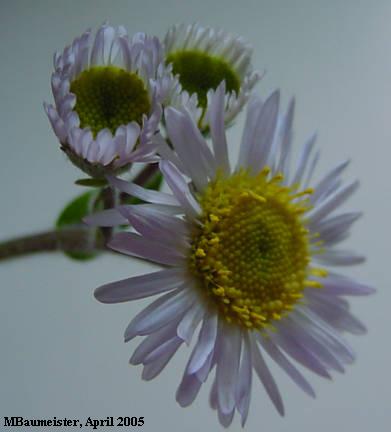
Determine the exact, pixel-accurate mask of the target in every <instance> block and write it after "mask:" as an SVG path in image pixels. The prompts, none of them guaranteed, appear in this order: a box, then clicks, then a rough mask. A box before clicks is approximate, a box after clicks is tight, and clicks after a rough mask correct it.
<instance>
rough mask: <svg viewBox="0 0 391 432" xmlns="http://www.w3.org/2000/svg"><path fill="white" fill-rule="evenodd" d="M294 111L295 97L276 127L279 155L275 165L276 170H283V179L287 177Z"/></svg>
mask: <svg viewBox="0 0 391 432" xmlns="http://www.w3.org/2000/svg"><path fill="white" fill-rule="evenodd" d="M294 112H295V99H294V98H292V99H291V101H290V103H289V106H288V110H287V112H286V114H285V115H284V117H283V118H282V121H281V125H280V127H279V128H278V133H277V137H276V139H277V140H278V141H279V147H280V157H279V161H278V164H277V166H276V172H283V173H284V179H285V180H286V179H287V178H288V167H289V163H288V162H289V157H290V150H291V143H292V135H293V131H292V126H293V116H294Z"/></svg>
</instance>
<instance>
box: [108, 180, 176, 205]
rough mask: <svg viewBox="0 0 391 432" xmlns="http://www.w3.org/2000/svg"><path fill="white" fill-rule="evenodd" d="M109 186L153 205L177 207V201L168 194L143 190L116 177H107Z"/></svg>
mask: <svg viewBox="0 0 391 432" xmlns="http://www.w3.org/2000/svg"><path fill="white" fill-rule="evenodd" d="M107 179H108V180H109V182H110V184H111V185H112V186H114V187H116V188H117V189H119V190H120V191H121V192H124V193H126V194H128V195H131V196H134V197H137V198H140V199H141V200H143V201H147V202H150V203H154V204H164V205H172V206H178V204H179V203H178V201H177V200H176V199H175V197H174V196H172V195H170V194H166V193H164V192H158V191H154V190H150V189H145V188H143V187H141V186H139V185H136V184H135V183H131V182H128V181H125V180H121V179H119V178H118V177H114V176H107Z"/></svg>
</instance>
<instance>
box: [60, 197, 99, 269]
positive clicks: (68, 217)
mask: <svg viewBox="0 0 391 432" xmlns="http://www.w3.org/2000/svg"><path fill="white" fill-rule="evenodd" d="M96 198H97V192H96V191H91V192H85V193H83V194H82V195H79V196H78V197H76V198H75V199H73V200H72V201H71V202H70V203H68V204H67V205H66V206H65V207H64V209H63V210H62V211H61V213H60V215H59V217H58V219H57V221H56V228H57V229H61V228H64V227H66V226H68V225H75V224H82V223H83V222H82V219H83V217H84V216H87V215H89V214H91V213H92V210H93V206H94V203H95V200H96ZM64 253H65V255H67V256H68V257H69V258H72V259H74V260H78V261H87V260H90V259H93V258H95V257H96V256H97V255H98V254H97V253H86V252H67V251H65V252H64Z"/></svg>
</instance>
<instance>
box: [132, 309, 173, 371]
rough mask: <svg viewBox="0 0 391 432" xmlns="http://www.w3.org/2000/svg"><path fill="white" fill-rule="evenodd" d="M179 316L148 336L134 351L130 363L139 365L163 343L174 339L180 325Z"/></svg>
mask: <svg viewBox="0 0 391 432" xmlns="http://www.w3.org/2000/svg"><path fill="white" fill-rule="evenodd" d="M179 319H180V315H179V318H177V319H175V320H173V321H171V322H170V323H168V324H167V325H166V326H164V327H162V328H161V329H160V330H158V331H157V332H155V333H151V334H150V335H149V336H147V337H146V338H145V339H144V340H143V341H142V342H141V343H140V345H139V346H138V347H137V348H136V350H135V351H134V353H133V355H132V357H131V358H130V360H129V363H130V364H132V365H138V364H140V363H143V362H144V359H145V358H146V357H147V356H148V355H149V354H150V353H151V352H152V351H154V350H155V349H156V348H157V347H158V346H160V345H161V344H162V343H164V342H166V341H168V340H170V339H172V338H174V337H175V335H176V327H177V325H178V321H179Z"/></svg>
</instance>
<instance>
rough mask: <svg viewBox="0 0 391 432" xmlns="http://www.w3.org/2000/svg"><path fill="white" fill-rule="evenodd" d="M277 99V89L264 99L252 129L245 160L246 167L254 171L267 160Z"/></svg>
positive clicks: (275, 123) (256, 171) (273, 127)
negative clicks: (253, 129) (252, 135)
mask: <svg viewBox="0 0 391 432" xmlns="http://www.w3.org/2000/svg"><path fill="white" fill-rule="evenodd" d="M279 101H280V93H279V91H275V92H273V93H272V94H271V95H270V96H269V98H268V99H267V100H266V101H265V103H264V104H263V106H262V110H261V111H260V113H259V116H258V119H257V122H256V126H255V131H254V137H253V138H254V140H253V142H252V146H251V149H250V152H249V155H248V160H247V167H248V168H251V169H252V171H253V172H254V173H258V172H259V171H260V170H261V169H262V167H263V166H264V165H265V163H266V162H267V160H268V157H269V152H270V149H271V145H272V142H273V136H274V133H275V128H276V125H277V118H278V107H279ZM245 168H246V167H245Z"/></svg>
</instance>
